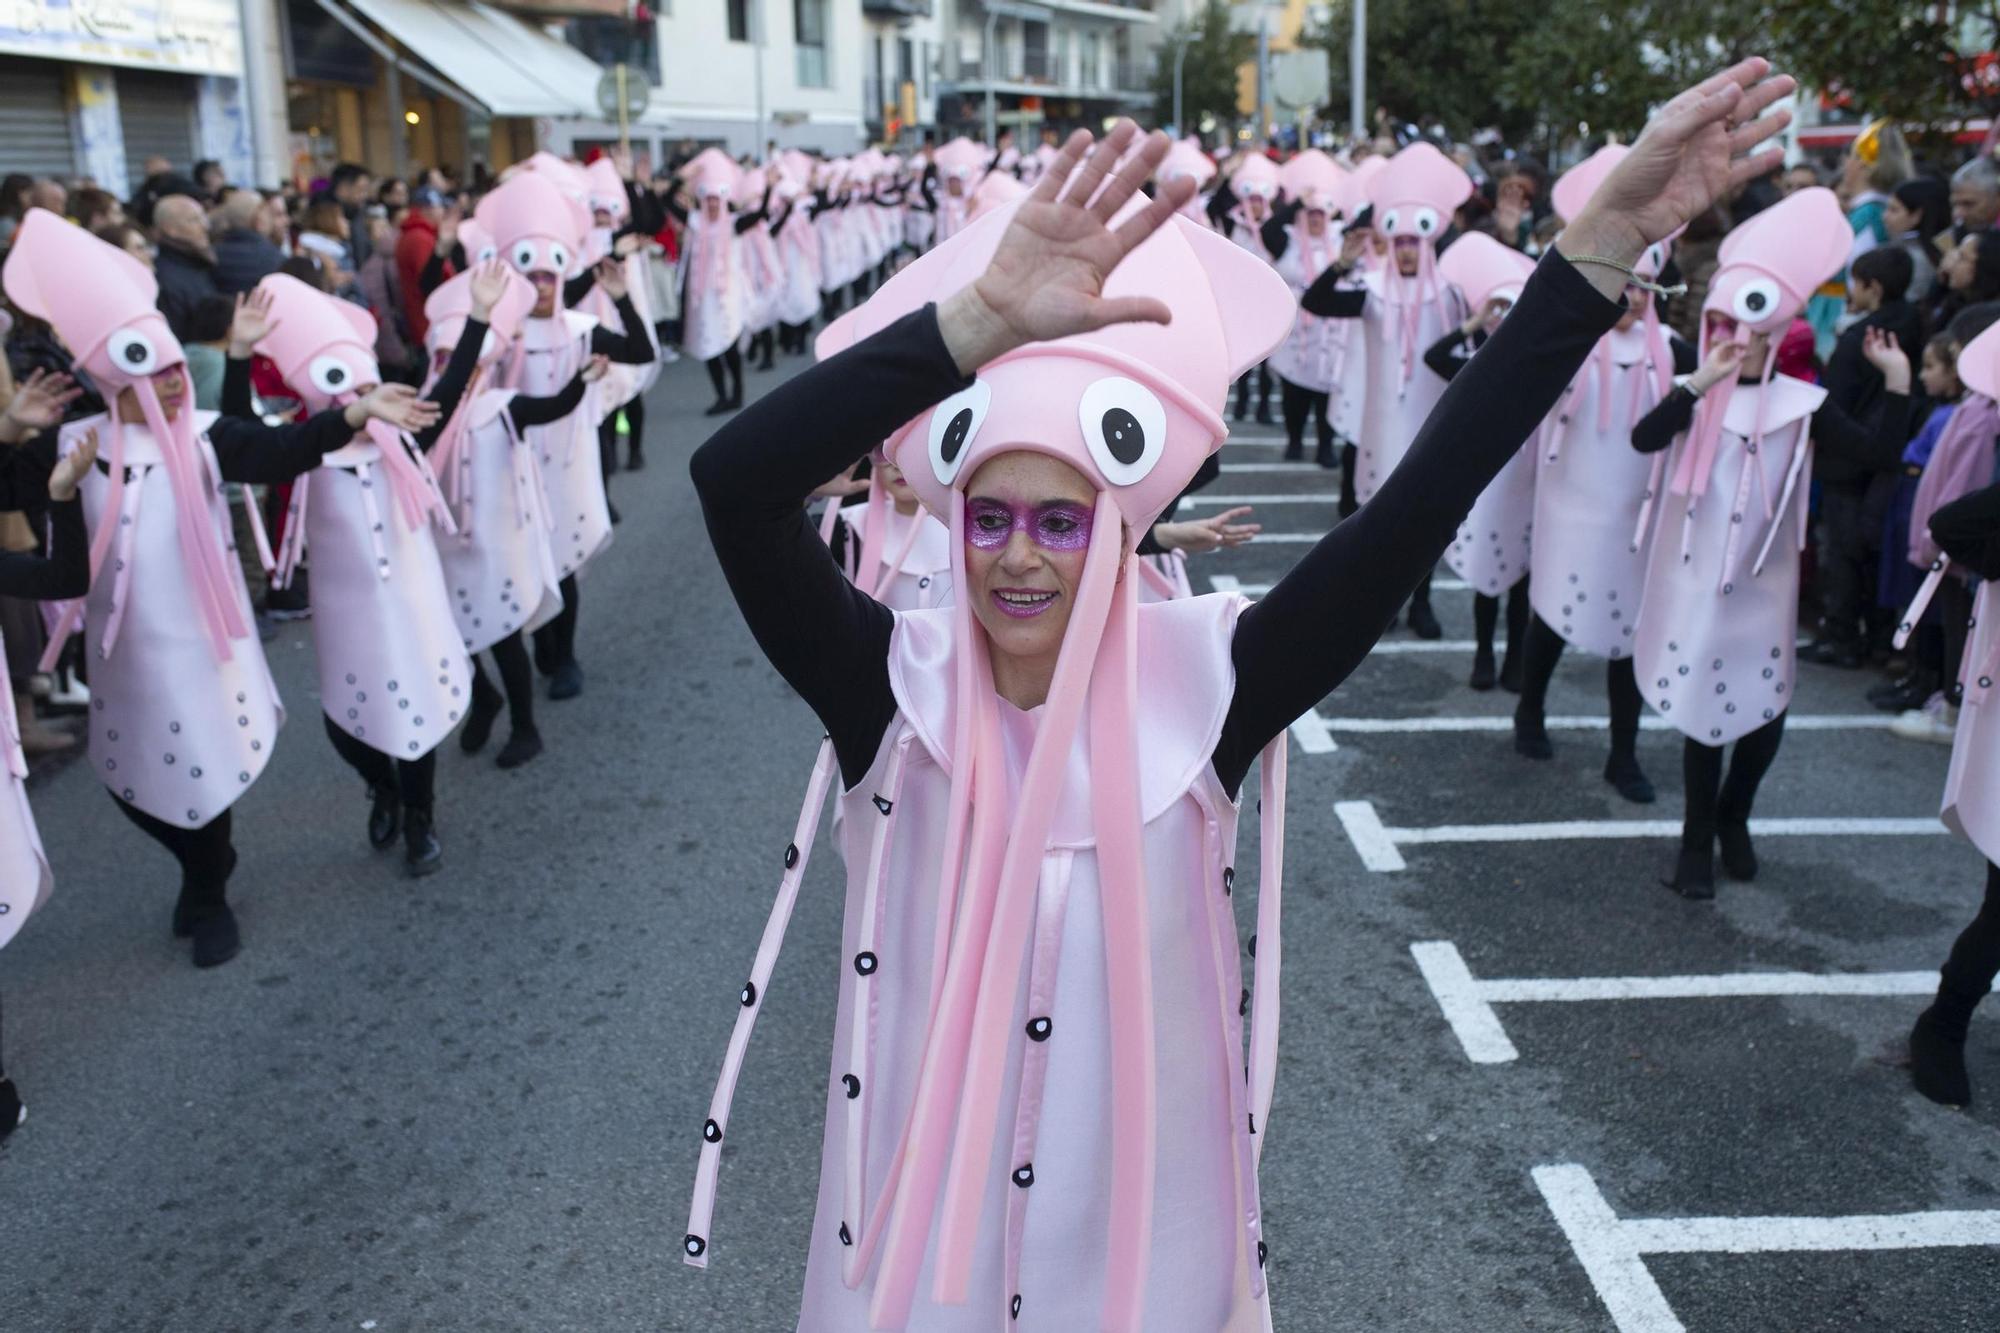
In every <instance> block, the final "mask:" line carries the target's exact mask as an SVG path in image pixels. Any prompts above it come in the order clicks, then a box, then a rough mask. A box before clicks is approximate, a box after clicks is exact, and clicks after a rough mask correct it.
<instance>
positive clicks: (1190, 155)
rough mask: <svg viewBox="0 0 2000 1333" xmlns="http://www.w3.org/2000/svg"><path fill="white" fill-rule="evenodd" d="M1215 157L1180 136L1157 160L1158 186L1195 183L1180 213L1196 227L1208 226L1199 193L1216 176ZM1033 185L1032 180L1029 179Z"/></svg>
mask: <svg viewBox="0 0 2000 1333" xmlns="http://www.w3.org/2000/svg"><path fill="white" fill-rule="evenodd" d="M1215 170H1216V168H1215V159H1214V158H1212V157H1210V156H1209V155H1208V154H1207V153H1204V152H1202V151H1201V144H1200V143H1199V142H1197V141H1196V140H1194V139H1179V140H1176V141H1175V142H1174V146H1173V147H1171V148H1169V149H1168V150H1167V157H1166V160H1165V161H1163V162H1161V163H1160V172H1159V181H1158V184H1159V187H1160V188H1161V189H1165V188H1166V187H1167V186H1169V185H1171V184H1173V183H1174V182H1175V181H1177V180H1179V179H1181V178H1182V177H1183V176H1185V177H1186V178H1187V179H1189V180H1191V181H1193V182H1194V189H1195V192H1194V193H1193V194H1192V195H1190V196H1189V197H1188V201H1187V204H1186V205H1185V206H1184V207H1182V209H1181V216H1182V217H1184V218H1186V219H1187V220H1188V221H1189V222H1192V223H1194V224H1195V225H1196V226H1200V227H1206V226H1209V225H1211V224H1210V223H1209V220H1208V204H1207V201H1206V200H1205V199H1204V198H1203V197H1202V192H1203V191H1204V190H1206V189H1207V188H1208V183H1209V182H1210V181H1212V180H1214V179H1215ZM1028 183H1029V184H1031V185H1032V184H1033V182H1032V181H1031V182H1028Z"/></svg>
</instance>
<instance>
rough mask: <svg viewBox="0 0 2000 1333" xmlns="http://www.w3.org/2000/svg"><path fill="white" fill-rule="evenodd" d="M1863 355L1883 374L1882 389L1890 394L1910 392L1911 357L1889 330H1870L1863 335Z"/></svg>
mask: <svg viewBox="0 0 2000 1333" xmlns="http://www.w3.org/2000/svg"><path fill="white" fill-rule="evenodd" d="M1861 355H1862V356H1863V357H1864V358H1866V360H1867V362H1868V364H1869V365H1871V366H1873V367H1875V369H1876V370H1878V371H1880V372H1881V373H1882V387H1883V388H1885V389H1887V390H1888V391H1889V392H1890V393H1908V392H1909V390H1910V355H1909V353H1908V352H1905V351H1904V350H1903V344H1901V343H1899V342H1897V341H1896V339H1895V338H1894V337H1892V336H1891V335H1890V333H1889V331H1888V330H1887V329H1881V328H1872V327H1871V328H1869V329H1867V330H1865V331H1864V332H1863V333H1862V335H1861Z"/></svg>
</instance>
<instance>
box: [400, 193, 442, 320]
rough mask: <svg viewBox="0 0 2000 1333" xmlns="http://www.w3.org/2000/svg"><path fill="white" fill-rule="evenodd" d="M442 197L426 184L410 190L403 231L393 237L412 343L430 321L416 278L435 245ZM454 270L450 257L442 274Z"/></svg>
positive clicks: (428, 261) (427, 261)
mask: <svg viewBox="0 0 2000 1333" xmlns="http://www.w3.org/2000/svg"><path fill="white" fill-rule="evenodd" d="M444 210H445V197H444V196H443V195H442V194H440V193H438V192H437V191H436V190H434V189H432V188H431V187H430V186H428V185H426V186H424V187H422V188H421V189H416V190H412V191H410V211H409V212H408V213H406V214H404V215H403V229H402V234H401V235H400V236H398V237H397V238H396V282H397V285H398V286H399V287H400V288H401V289H402V293H403V327H404V328H405V329H407V330H408V331H409V338H410V341H411V343H412V344H413V345H414V344H418V343H421V342H423V340H424V334H425V333H426V332H428V331H429V329H430V326H431V322H430V320H429V319H427V318H425V316H424V290H423V284H422V283H421V282H419V281H418V278H419V277H420V276H421V275H422V273H423V271H424V265H426V264H428V263H430V261H431V254H432V253H433V252H434V251H435V250H436V249H437V244H438V223H440V222H442V221H444ZM454 272H456V269H455V268H454V266H453V265H452V263H451V261H450V260H449V259H447V260H446V261H445V264H444V276H445V277H447V278H449V277H451V276H452V274H453V273H454Z"/></svg>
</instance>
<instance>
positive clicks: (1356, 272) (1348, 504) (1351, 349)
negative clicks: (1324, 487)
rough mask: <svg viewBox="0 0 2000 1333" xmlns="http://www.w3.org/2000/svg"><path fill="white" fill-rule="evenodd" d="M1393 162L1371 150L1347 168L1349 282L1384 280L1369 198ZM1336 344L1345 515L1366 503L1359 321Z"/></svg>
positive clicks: (1364, 358)
mask: <svg viewBox="0 0 2000 1333" xmlns="http://www.w3.org/2000/svg"><path fill="white" fill-rule="evenodd" d="M1388 165H1389V159H1388V158H1386V157H1380V156H1372V155H1371V156H1368V157H1363V158H1362V159H1361V160H1360V161H1358V162H1356V163H1355V164H1354V168H1353V170H1351V171H1350V172H1349V173H1348V188H1349V190H1350V191H1352V201H1351V202H1352V211H1351V216H1349V217H1347V218H1346V219H1344V220H1343V222H1342V225H1341V260H1342V262H1343V263H1346V262H1350V261H1351V262H1352V263H1353V264H1354V268H1353V269H1352V270H1351V271H1350V273H1349V277H1348V280H1349V281H1350V282H1354V283H1357V284H1366V283H1367V282H1369V281H1370V277H1369V275H1370V274H1373V275H1375V279H1376V280H1379V279H1380V277H1381V270H1382V267H1383V265H1384V264H1386V263H1387V262H1388V258H1389V251H1388V241H1387V240H1386V239H1384V237H1383V236H1382V233H1381V232H1379V231H1377V230H1375V226H1374V219H1375V210H1374V209H1373V208H1371V207H1369V206H1368V203H1367V199H1368V188H1369V182H1370V181H1372V180H1374V179H1375V177H1376V176H1377V175H1379V174H1381V171H1382V168H1384V167H1386V166H1388ZM1350 238H1352V244H1351V245H1350V243H1349V242H1350ZM1334 348H1335V353H1334V355H1335V360H1336V363H1337V364H1336V365H1335V368H1334V374H1335V379H1336V381H1337V383H1336V386H1335V392H1334V393H1333V394H1332V396H1331V406H1332V408H1333V434H1334V438H1335V439H1336V440H1337V441H1338V442H1339V446H1340V507H1339V514H1340V516H1341V517H1342V518H1346V517H1347V516H1348V515H1349V514H1351V513H1353V512H1354V511H1355V510H1356V509H1358V508H1359V507H1360V504H1361V502H1360V501H1359V500H1358V499H1356V498H1355V494H1354V470H1355V462H1354V460H1355V456H1356V455H1357V454H1358V452H1359V447H1358V446H1357V445H1356V443H1355V442H1356V441H1357V440H1359V439H1360V438H1361V422H1362V419H1363V413H1364V412H1365V411H1366V409H1367V406H1368V339H1367V337H1366V336H1365V334H1364V332H1363V330H1362V329H1360V328H1358V327H1356V325H1355V322H1354V321H1352V320H1345V321H1342V322H1341V324H1340V325H1339V328H1338V331H1337V332H1336V333H1335V334H1334Z"/></svg>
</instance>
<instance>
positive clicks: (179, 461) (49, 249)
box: [0, 208, 250, 669]
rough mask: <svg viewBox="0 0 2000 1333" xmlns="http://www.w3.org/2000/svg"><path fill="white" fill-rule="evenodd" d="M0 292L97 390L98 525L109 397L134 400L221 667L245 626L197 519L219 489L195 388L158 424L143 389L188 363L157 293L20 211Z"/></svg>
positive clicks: (117, 613) (98, 252)
mask: <svg viewBox="0 0 2000 1333" xmlns="http://www.w3.org/2000/svg"><path fill="white" fill-rule="evenodd" d="M0 285H4V286H5V288H6V292H7V298H8V299H9V300H10V301H12V302H13V303H14V304H15V305H16V306H18V307H20V309H21V310H22V312H23V313H25V314H29V315H33V316H34V317H35V318H37V319H40V320H42V321H44V322H46V323H47V324H49V325H50V326H51V327H53V328H54V329H55V331H56V334H57V336H59V337H60V338H61V339H62V341H63V345H64V346H65V347H67V348H68V349H69V353H70V355H71V357H73V358H74V359H75V362H76V365H77V366H78V368H80V369H82V370H84V371H86V372H87V373H88V374H89V375H90V377H91V379H93V380H94V381H95V382H96V383H97V385H98V387H99V388H100V390H101V391H102V393H103V397H104V400H105V402H106V404H107V405H108V406H109V408H110V411H109V412H108V414H107V430H108V434H109V439H108V441H107V444H108V446H109V447H108V449H107V451H106V454H105V459H104V462H105V467H106V471H107V473H108V475H109V485H110V490H109V492H108V493H107V495H106V498H105V505H104V508H103V510H102V511H101V512H102V513H104V514H106V515H110V514H116V513H118V512H119V510H120V508H121V506H122V501H123V496H124V492H125V427H124V423H123V422H121V421H120V420H119V418H118V396H119V391H120V390H123V389H127V388H129V389H131V390H132V393H133V396H134V397H136V398H137V399H138V400H139V410H140V411H141V412H142V413H143V414H144V415H145V418H146V427H147V429H148V430H149V431H150V432H151V433H152V436H153V442H154V444H155V445H157V446H158V447H159V450H160V457H161V460H162V464H163V466H164V467H165V468H166V471H167V478H168V481H169V482H170V483H171V485H172V489H173V494H174V511H175V515H176V521H177V526H178V528H179V533H180V544H181V555H182V558H183V560H184V562H185V563H186V565H187V571H188V578H189V580H190V581H191V582H192V584H193V592H194V596H195V605H196V606H197V607H199V608H200V611H201V619H202V624H203V627H204V628H205V629H206V630H207V631H208V637H209V646H210V647H211V648H212V649H213V650H214V652H215V656H216V659H217V660H218V661H225V662H226V661H228V660H230V658H231V657H232V656H233V653H232V651H231V649H230V646H229V641H230V640H231V639H240V638H244V637H246V636H247V635H249V633H250V625H249V622H248V621H247V620H246V619H245V618H244V616H243V610H242V607H241V605H240V604H239V603H238V601H237V598H236V586H235V583H234V581H233V576H232V572H231V568H230V562H229V559H228V558H227V557H226V555H225V553H224V551H223V546H222V542H221V539H220V536H219V535H218V533H217V532H216V527H215V522H214V519H213V517H212V515H211V514H210V513H209V511H208V506H209V503H210V496H211V494H212V492H213V489H214V488H215V487H216V486H217V485H218V484H219V482H220V479H219V478H216V477H212V476H211V475H209V472H208V469H207V464H206V462H205V461H204V457H203V453H202V449H201V446H200V443H199V441H198V439H197V435H198V431H197V429H196V422H195V406H194V386H193V384H192V382H190V383H189V384H188V387H187V391H186V396H185V399H184V400H183V402H182V404H181V408H180V410H179V411H178V412H177V413H176V414H175V415H174V418H173V420H171V421H169V420H167V414H166V410H165V409H164V408H163V407H162V406H161V405H160V396H159V392H158V390H157V389H156V388H155V387H154V384H153V380H154V377H155V376H157V375H159V374H161V373H162V372H164V371H167V370H171V369H173V368H174V367H176V366H185V365H186V364H187V354H186V353H185V352H184V351H182V349H181V344H180V341H179V340H178V339H176V338H175V337H174V335H173V331H172V330H171V329H169V328H168V327H167V321H166V318H165V317H164V316H163V315H161V314H160V312H159V308H158V305H157V302H158V299H159V291H160V288H159V283H158V281H157V280H156V279H155V278H154V276H153V272H152V270H151V269H148V268H147V267H146V266H145V265H144V264H142V263H140V262H139V261H138V260H136V259H134V258H133V257H132V256H131V255H128V254H126V253H125V252H124V251H123V250H121V249H119V248H118V247H117V246H115V245H106V244H105V243H104V242H103V241H100V240H98V239H97V238H96V237H95V236H92V235H91V234H90V233H89V232H87V231H85V230H84V229H83V228H81V227H78V226H76V225H74V224H72V223H70V222H69V221H67V220H66V219H64V218H61V217H59V216H57V215H56V214H54V213H51V212H49V211H48V210H47V209H42V208H31V209H29V210H28V213H27V216H26V217H24V218H23V219H22V220H21V225H20V227H19V228H17V229H16V230H15V232H14V244H13V247H12V249H11V250H10V251H9V252H8V256H7V266H6V269H5V271H4V273H0ZM117 531H118V524H116V523H112V522H108V521H107V522H103V523H100V524H99V525H98V529H97V531H96V532H95V533H93V534H91V542H90V573H91V578H92V580H93V581H95V579H96V577H97V573H98V571H99V570H100V569H102V568H103V565H104V561H105V557H106V554H107V553H108V552H109V550H110V547H111V540H112V538H113V536H114V535H115V534H116V533H117ZM121 577H129V572H127V571H121ZM126 601H127V598H126V596H125V595H124V592H123V590H122V586H121V589H120V590H119V591H117V592H115V593H114V595H113V598H112V602H113V609H112V610H111V612H110V618H109V620H108V621H107V623H106V624H105V626H104V633H103V634H102V635H101V636H100V638H99V641H98V646H99V648H100V650H101V651H103V652H105V653H109V652H110V651H111V649H112V647H113V646H114V645H115V644H116V643H117V639H118V628H119V626H120V624H121V623H122V621H123V607H124V606H125V604H126ZM82 609H83V603H82V602H81V601H80V600H79V601H78V602H76V603H74V604H73V609H71V610H70V611H68V612H66V613H65V614H64V616H63V620H62V622H61V623H60V624H59V625H58V628H57V631H56V633H54V634H53V635H52V636H51V655H53V654H54V652H55V651H57V650H59V649H60V648H61V646H62V643H63V641H64V640H66V639H67V638H68V637H69V634H70V632H71V630H73V629H74V628H75V625H76V620H77V617H78V616H79V615H81V614H82ZM44 669H46V668H44Z"/></svg>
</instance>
